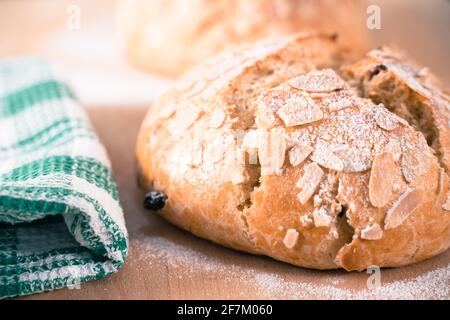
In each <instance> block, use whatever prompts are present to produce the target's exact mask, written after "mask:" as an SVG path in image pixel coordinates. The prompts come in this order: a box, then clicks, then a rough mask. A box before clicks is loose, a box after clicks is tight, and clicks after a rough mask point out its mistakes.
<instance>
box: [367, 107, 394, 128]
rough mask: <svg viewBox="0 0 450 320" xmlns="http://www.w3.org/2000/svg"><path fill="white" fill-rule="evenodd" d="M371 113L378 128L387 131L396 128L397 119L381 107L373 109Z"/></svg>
mask: <svg viewBox="0 0 450 320" xmlns="http://www.w3.org/2000/svg"><path fill="white" fill-rule="evenodd" d="M373 113H374V118H375V122H376V123H377V125H378V126H379V127H380V128H382V129H384V130H388V131H391V130H395V129H397V128H398V126H399V121H398V117H397V116H395V115H394V114H392V113H390V112H389V111H388V110H386V109H385V108H384V106H383V105H379V106H378V107H376V108H374V109H373Z"/></svg>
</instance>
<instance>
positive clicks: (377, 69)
mask: <svg viewBox="0 0 450 320" xmlns="http://www.w3.org/2000/svg"><path fill="white" fill-rule="evenodd" d="M387 69H388V68H387V67H386V66H385V65H384V64H379V65H376V66H375V67H374V68H373V69H372V70H371V71H370V76H369V80H372V78H373V77H375V76H376V75H377V74H379V73H380V72H381V71H387Z"/></svg>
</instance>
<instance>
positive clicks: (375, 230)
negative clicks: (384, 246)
mask: <svg viewBox="0 0 450 320" xmlns="http://www.w3.org/2000/svg"><path fill="white" fill-rule="evenodd" d="M382 237H383V229H381V227H380V225H379V224H378V223H374V224H372V225H369V226H367V227H365V228H364V229H362V230H361V239H365V240H379V239H381V238H382Z"/></svg>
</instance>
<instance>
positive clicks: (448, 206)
mask: <svg viewBox="0 0 450 320" xmlns="http://www.w3.org/2000/svg"><path fill="white" fill-rule="evenodd" d="M442 209H444V210H445V211H450V198H447V200H446V201H445V203H444V204H443V205H442Z"/></svg>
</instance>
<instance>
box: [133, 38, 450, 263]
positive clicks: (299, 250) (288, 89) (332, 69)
mask: <svg viewBox="0 0 450 320" xmlns="http://www.w3.org/2000/svg"><path fill="white" fill-rule="evenodd" d="M353 59H354V57H353V56H351V55H349V54H348V53H347V51H346V50H345V49H343V48H342V47H341V46H340V45H339V44H338V42H337V40H336V38H335V37H333V36H328V35H314V34H297V35H295V36H289V37H281V38H276V39H266V40H263V41H260V42H258V43H256V44H253V45H246V46H244V47H241V48H239V49H235V50H233V51H228V52H225V53H223V54H221V55H220V56H218V57H216V58H213V59H212V60H209V61H208V62H207V63H205V64H204V65H203V66H202V67H198V68H196V69H195V70H193V71H192V72H190V73H188V74H187V75H186V76H185V77H184V78H183V79H181V80H180V81H179V82H178V83H177V85H176V86H175V87H174V88H173V89H172V90H171V91H169V92H168V93H167V94H165V95H164V96H163V97H161V98H160V99H159V101H157V103H156V104H155V105H154V106H153V107H151V109H150V111H149V112H148V115H147V116H146V118H145V120H144V122H143V124H142V128H141V130H140V134H139V137H138V144H137V162H138V170H139V177H140V178H139V180H140V183H141V186H142V187H143V188H144V189H145V190H147V191H150V190H154V191H157V192H159V193H163V194H164V198H161V199H164V200H165V199H166V198H165V197H167V200H166V203H165V206H164V208H163V209H161V210H160V211H158V212H159V213H160V214H161V216H163V217H164V218H166V219H167V220H169V221H171V222H172V223H174V224H175V225H177V226H179V227H181V228H184V229H186V230H188V231H190V232H192V233H193V234H195V235H197V236H200V237H202V238H206V239H209V240H212V241H214V242H216V243H219V244H222V245H224V246H227V247H231V248H235V249H239V250H243V251H247V252H251V253H255V254H263V255H267V256H270V257H273V258H275V259H277V260H281V261H285V262H288V263H291V264H294V265H298V266H304V267H308V268H317V269H334V268H344V269H346V270H364V269H365V268H367V267H368V266H370V265H377V266H380V267H395V266H403V265H407V264H410V263H414V262H417V261H421V260H424V259H427V258H429V257H432V256H434V255H437V254H439V253H441V252H443V251H445V250H446V249H447V248H448V247H449V245H450V228H449V227H450V212H449V210H450V200H449V192H448V185H449V179H448V169H449V165H450V154H449V150H450V141H449V139H450V138H449V137H450V135H449V119H450V117H449V110H450V103H449V96H448V95H447V94H446V93H445V92H444V91H443V90H442V89H441V87H440V84H439V82H438V81H437V80H436V79H435V78H434V77H433V75H432V74H431V73H430V72H429V71H428V70H427V69H426V68H419V67H418V66H416V65H415V64H414V63H413V62H410V61H409V60H408V59H407V58H406V56H405V55H404V53H402V52H401V51H399V50H396V49H393V48H389V47H383V48H380V49H376V50H373V51H370V52H369V53H367V55H366V56H365V57H363V58H361V59H359V60H357V61H353Z"/></svg>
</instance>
